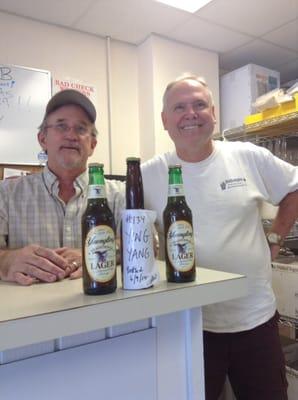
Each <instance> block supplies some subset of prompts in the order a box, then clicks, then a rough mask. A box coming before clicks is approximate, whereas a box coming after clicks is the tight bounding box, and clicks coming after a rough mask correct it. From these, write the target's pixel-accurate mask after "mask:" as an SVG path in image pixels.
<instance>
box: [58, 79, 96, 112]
mask: <svg viewBox="0 0 298 400" xmlns="http://www.w3.org/2000/svg"><path fill="white" fill-rule="evenodd" d="M65 89H74V90H77V91H79V92H81V93H83V94H84V95H85V96H87V97H88V98H89V99H90V100H91V101H92V103H93V104H94V105H95V106H96V100H97V99H96V89H95V87H94V85H90V84H88V83H85V82H82V81H79V80H78V79H71V78H66V79H62V78H61V79H60V78H53V79H52V93H53V95H54V94H55V93H57V92H60V91H61V90H65Z"/></svg>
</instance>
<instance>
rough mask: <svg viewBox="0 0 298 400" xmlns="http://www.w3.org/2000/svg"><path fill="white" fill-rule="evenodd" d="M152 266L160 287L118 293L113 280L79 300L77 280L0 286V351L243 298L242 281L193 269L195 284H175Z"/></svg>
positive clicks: (232, 275)
mask: <svg viewBox="0 0 298 400" xmlns="http://www.w3.org/2000/svg"><path fill="white" fill-rule="evenodd" d="M158 263H159V269H160V273H161V281H160V282H159V283H158V284H157V285H156V286H154V287H153V288H149V289H142V290H133V291H129V290H123V289H122V288H121V284H120V279H119V284H118V289H117V290H116V292H114V293H111V294H108V295H104V296H87V295H84V294H83V290H82V281H81V279H77V280H63V281H61V282H56V283H50V284H44V283H41V284H35V285H32V286H29V287H24V286H19V285H17V284H13V283H8V282H1V281H0V351H1V350H5V349H7V348H12V347H19V346H24V345H27V344H31V343H37V342H41V341H45V340H50V339H53V338H57V337H61V336H68V335H73V334H76V333H81V332H87V331H91V330H95V329H101V328H106V327H109V326H113V325H119V324H123V323H127V322H132V321H137V320H140V319H144V318H149V317H153V316H158V315H162V314H167V313H171V312H175V311H180V310H184V309H189V308H193V307H199V306H202V305H206V304H211V303H217V302H221V301H226V300H230V299H233V298H237V297H241V296H244V295H246V294H247V290H248V289H247V282H246V277H244V276H243V275H237V274H231V273H226V272H220V271H214V270H209V269H204V268H198V271H197V280H196V281H195V282H191V283H180V284H175V283H168V282H166V280H165V272H164V270H165V266H164V263H163V262H158ZM119 272H120V271H119ZM118 278H120V273H118Z"/></svg>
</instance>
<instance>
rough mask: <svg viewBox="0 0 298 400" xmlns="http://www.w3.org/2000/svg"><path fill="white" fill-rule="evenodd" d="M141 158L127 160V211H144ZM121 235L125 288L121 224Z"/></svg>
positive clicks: (122, 259) (121, 244)
mask: <svg viewBox="0 0 298 400" xmlns="http://www.w3.org/2000/svg"><path fill="white" fill-rule="evenodd" d="M140 161H141V160H140V158H137V157H128V158H127V159H126V209H127V210H137V209H144V190H143V180H142V173H141V168H140ZM120 231H121V235H120V247H121V254H120V256H121V277H122V286H123V287H124V281H123V267H124V257H123V238H122V236H123V230H122V224H121V229H120Z"/></svg>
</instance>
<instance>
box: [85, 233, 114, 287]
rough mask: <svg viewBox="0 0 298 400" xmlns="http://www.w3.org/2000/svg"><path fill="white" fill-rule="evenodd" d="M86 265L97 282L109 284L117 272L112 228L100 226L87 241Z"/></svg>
mask: <svg viewBox="0 0 298 400" xmlns="http://www.w3.org/2000/svg"><path fill="white" fill-rule="evenodd" d="M85 263H86V267H87V270H88V273H89V275H90V277H91V278H92V279H93V280H94V281H96V282H108V281H109V280H110V279H112V278H113V276H114V274H115V270H116V246H115V233H114V231H113V229H112V228H111V227H110V226H107V225H99V226H96V227H94V228H92V229H90V231H89V232H88V234H87V236H86V239H85Z"/></svg>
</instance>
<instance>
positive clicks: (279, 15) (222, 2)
mask: <svg viewBox="0 0 298 400" xmlns="http://www.w3.org/2000/svg"><path fill="white" fill-rule="evenodd" d="M196 15H197V16H199V17H203V18H206V19H208V20H209V21H212V22H216V23H218V24H222V25H224V26H226V27H229V28H231V29H236V30H238V31H239V32H243V33H248V34H250V35H254V36H256V37H257V36H261V35H264V34H265V33H267V32H270V31H272V30H273V29H276V28H278V27H280V26H281V25H283V24H285V23H286V22H288V21H292V20H293V19H294V18H297V17H298V0H249V1H246V0H213V1H212V2H211V3H209V4H207V5H206V6H205V7H203V8H202V9H201V10H199V11H197V12H196Z"/></svg>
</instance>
